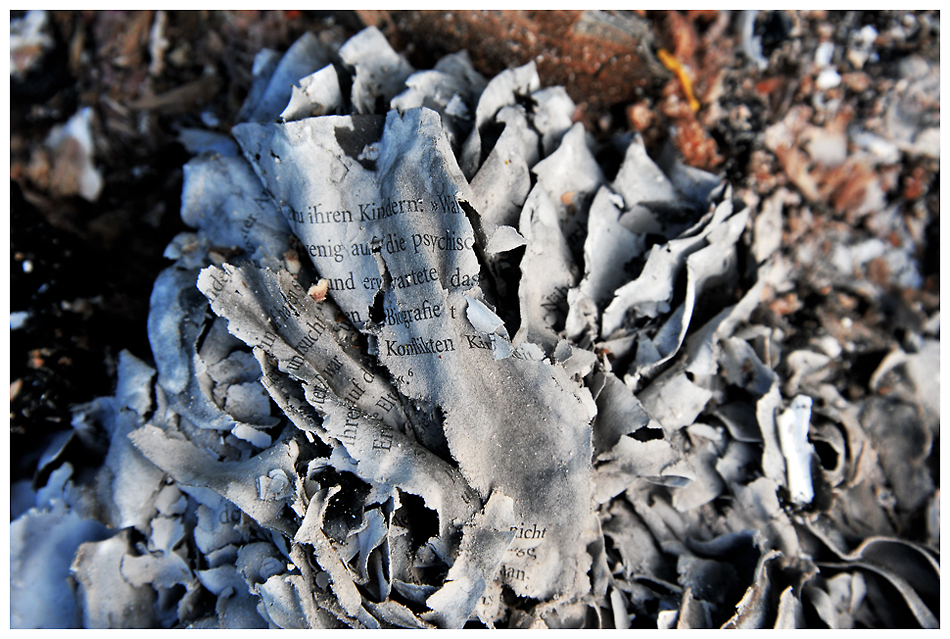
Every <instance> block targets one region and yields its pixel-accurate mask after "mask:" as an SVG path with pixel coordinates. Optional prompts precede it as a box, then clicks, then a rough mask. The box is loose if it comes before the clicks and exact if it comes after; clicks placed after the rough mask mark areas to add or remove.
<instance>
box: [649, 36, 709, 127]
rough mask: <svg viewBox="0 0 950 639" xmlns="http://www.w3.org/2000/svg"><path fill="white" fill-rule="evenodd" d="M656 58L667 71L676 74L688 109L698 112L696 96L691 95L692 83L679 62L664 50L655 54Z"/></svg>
mask: <svg viewBox="0 0 950 639" xmlns="http://www.w3.org/2000/svg"><path fill="white" fill-rule="evenodd" d="M656 54H657V57H659V58H660V62H662V63H663V66H665V67H666V68H667V69H669V70H670V71H672V72H673V73H675V74H676V77H677V79H679V81H680V85H681V86H682V87H683V93H684V94H685V95H686V100H687V101H688V102H689V108H691V109H692V110H693V112H694V113H695V112H696V111H699V100H697V99H696V96H695V95H693V83H692V81H690V79H689V76H688V75H686V69H684V68H683V65H682V64H680V61H679V60H677V59H676V58H674V57H673V56H672V55H670V52H669V51H667V50H666V49H660V50H659V51H657V52H656Z"/></svg>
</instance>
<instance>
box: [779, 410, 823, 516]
mask: <svg viewBox="0 0 950 639" xmlns="http://www.w3.org/2000/svg"><path fill="white" fill-rule="evenodd" d="M810 421H811V397H808V396H807V395H799V396H797V397H796V398H795V399H794V400H792V405H791V406H790V407H789V408H788V410H786V411H784V412H783V413H781V414H780V415H778V416H777V417H776V418H775V426H776V428H777V430H778V437H779V443H780V444H781V446H782V454H783V455H784V456H785V468H786V470H787V472H788V490H789V492H790V493H791V494H792V499H794V500H795V501H796V502H797V503H800V504H807V503H809V502H810V501H811V500H812V498H813V497H814V496H815V491H814V489H813V488H812V484H811V458H812V446H811V444H809V443H808V425H809V422H810Z"/></svg>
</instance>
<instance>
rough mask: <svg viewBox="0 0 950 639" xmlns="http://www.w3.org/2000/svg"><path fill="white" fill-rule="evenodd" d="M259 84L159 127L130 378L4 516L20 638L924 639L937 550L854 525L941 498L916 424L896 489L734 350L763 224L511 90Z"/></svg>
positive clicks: (411, 84) (318, 81) (763, 335)
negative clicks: (306, 631) (157, 238)
mask: <svg viewBox="0 0 950 639" xmlns="http://www.w3.org/2000/svg"><path fill="white" fill-rule="evenodd" d="M255 73H256V75H255V84H254V87H253V88H252V90H251V92H250V95H249V97H248V100H247V102H246V104H245V106H244V108H243V110H242V112H241V116H240V119H241V120H242V123H241V124H239V125H237V126H235V127H234V128H233V130H232V135H230V136H225V135H222V134H218V133H212V132H208V131H202V130H190V131H183V132H182V134H181V135H182V140H183V141H184V143H185V144H186V146H187V147H188V149H189V151H190V152H191V153H192V156H193V157H192V159H191V160H190V161H189V162H188V163H187V164H186V165H185V167H184V175H185V182H184V192H183V195H182V210H181V215H182V218H183V219H184V221H185V223H186V224H187V225H188V226H189V227H191V228H192V229H193V231H192V232H188V233H184V234H181V235H179V236H178V237H176V238H175V240H174V241H173V242H172V243H171V244H170V245H169V246H168V249H167V251H166V256H167V257H168V258H170V259H171V260H174V263H173V264H172V265H171V266H169V267H168V268H167V269H166V270H165V271H164V272H163V273H162V275H161V276H160V277H159V278H158V280H157V281H156V283H155V287H154V291H153V293H152V297H151V311H150V315H149V321H148V334H149V338H150V342H151V345H152V350H153V353H154V362H155V369H152V368H151V367H150V366H149V365H148V364H146V363H144V362H142V361H139V360H137V359H136V358H134V357H132V356H131V355H129V354H128V353H123V356H122V357H121V358H120V366H119V371H118V375H119V383H118V388H117V390H116V394H115V395H114V396H113V397H106V398H101V399H99V400H97V401H95V402H93V403H90V404H86V405H83V406H80V407H78V408H77V409H76V411H75V413H74V424H73V431H72V432H71V433H70V434H69V437H70V438H74V439H77V440H80V441H81V442H84V444H85V445H87V446H89V447H93V448H96V449H97V450H99V451H100V452H101V454H102V459H103V462H102V465H101V467H100V468H99V470H98V471H97V473H96V474H95V475H94V476H91V477H85V476H83V477H80V476H78V475H75V476H74V473H73V469H72V467H71V466H70V465H69V464H62V465H60V466H57V467H55V470H52V472H51V473H50V475H49V481H48V483H47V485H46V487H44V488H42V489H41V490H40V491H39V492H38V493H37V495H36V504H35V506H34V507H33V508H31V509H30V510H28V511H26V512H25V513H24V514H23V515H21V516H20V517H19V518H18V519H17V520H16V521H14V522H13V524H12V529H11V561H12V570H11V575H12V586H13V592H12V593H11V601H12V618H13V624H14V625H20V624H22V625H30V624H33V623H36V622H35V621H33V617H31V615H62V616H63V621H62V623H63V625H69V624H70V623H72V621H71V619H74V618H75V619H78V620H80V621H79V622H80V623H81V624H83V625H86V626H90V627H95V626H124V627H144V626H165V627H170V626H176V627H194V628H210V627H222V628H264V627H282V628H306V627H341V626H353V627H369V628H377V627H410V628H428V627H448V628H460V627H464V626H469V627H473V626H482V625H484V626H488V627H615V628H629V627H631V626H644V625H646V626H652V627H657V626H659V627H681V628H697V627H722V626H728V627H762V626H767V627H801V626H805V625H808V623H809V620H811V619H816V618H817V619H821V620H824V621H825V622H826V623H827V624H829V625H834V624H836V623H837V624H839V625H840V624H843V623H845V620H844V617H843V616H849V617H848V620H847V622H849V623H852V624H853V623H854V619H855V618H860V615H862V614H870V613H867V612H866V610H867V609H868V606H870V605H876V604H877V603H879V602H880V601H882V600H883V599H884V598H887V599H889V600H890V602H891V605H894V606H899V607H901V609H902V610H904V609H906V612H907V615H908V618H911V619H914V620H915V621H916V623H918V624H919V625H921V626H924V627H933V626H938V625H939V621H938V618H937V616H936V615H937V613H938V610H939V605H938V602H937V601H936V597H937V593H939V569H938V558H937V556H936V554H935V553H933V552H932V551H931V550H929V549H927V548H925V547H923V546H918V545H915V544H913V543H910V542H908V541H902V540H900V539H899V538H898V537H897V536H896V535H895V534H886V527H882V526H878V527H875V524H874V523H873V521H874V520H875V518H881V517H886V515H885V514H884V510H886V508H887V506H886V504H884V503H883V501H882V500H881V498H880V494H879V492H877V493H876V492H875V491H879V487H880V486H882V485H883V484H884V482H885V476H887V477H889V478H890V479H889V481H890V484H889V485H894V486H895V490H897V491H904V492H905V493H908V495H909V496H907V495H901V496H900V498H901V499H905V498H906V499H917V500H919V501H920V502H921V503H925V502H927V501H928V500H932V499H933V498H934V489H933V483H932V479H931V477H930V475H929V474H928V473H927V471H926V468H925V467H923V466H921V465H920V463H918V462H920V458H921V455H920V450H922V448H923V447H925V444H926V446H928V447H929V445H930V440H927V442H922V441H919V440H920V437H922V436H923V437H925V438H926V436H929V432H930V431H929V430H928V429H927V428H925V427H921V426H920V417H919V415H918V414H916V413H913V414H910V413H909V414H906V415H905V414H903V413H901V414H892V415H889V416H888V417H887V418H886V419H887V420H888V422H889V423H891V424H892V427H893V428H895V429H898V430H900V429H904V430H903V431H901V432H903V434H904V435H907V438H906V439H907V441H908V443H906V444H904V447H905V448H907V455H906V456H905V457H906V459H904V463H905V464H906V467H905V468H904V469H903V470H902V471H900V472H901V473H905V474H908V476H907V477H905V478H904V479H903V480H901V479H897V480H895V479H894V478H893V477H891V475H897V474H898V473H897V471H895V470H893V468H892V467H893V466H894V465H895V464H896V460H889V459H885V458H878V457H877V455H876V454H872V452H873V451H872V448H871V444H872V440H875V439H880V438H882V437H892V438H894V437H898V438H900V437H902V436H903V435H901V434H899V433H897V431H893V432H876V431H874V427H873V426H872V425H870V424H871V423H872V421H869V420H870V417H869V416H872V413H873V412H874V411H875V410H877V411H889V410H892V407H890V406H888V405H884V404H881V405H880V406H865V407H864V408H863V410H862V411H860V412H859V411H858V410H857V409H856V408H855V407H854V406H853V405H851V404H850V403H849V402H847V401H846V400H845V399H844V398H842V397H841V396H840V395H839V394H838V393H837V391H836V390H835V388H834V386H832V385H830V384H828V383H824V380H823V378H822V377H821V375H820V371H821V368H822V366H823V365H824V363H827V361H828V360H829V359H830V357H832V356H829V355H828V353H827V352H824V351H822V350H821V349H820V348H819V347H817V346H816V347H814V348H812V347H808V346H798V350H794V351H791V352H789V349H788V348H786V346H785V344H784V343H783V334H782V332H781V331H780V330H778V329H776V328H773V327H771V326H769V325H768V324H767V323H761V322H760V321H759V320H758V314H757V309H759V307H760V304H762V300H763V299H765V297H766V293H769V294H772V295H774V294H775V293H776V292H778V293H782V292H783V291H786V290H787V288H788V286H789V285H788V282H787V280H786V273H787V270H788V264H787V258H786V257H783V255H782V254H781V252H780V251H779V250H778V247H779V240H778V238H777V237H776V233H778V234H780V232H781V231H780V229H781V224H780V223H779V224H778V229H779V230H776V229H775V225H774V224H772V225H771V226H769V225H768V224H766V223H765V222H763V220H765V221H768V220H771V218H767V217H766V214H770V213H769V210H763V212H759V211H756V210H754V209H753V207H750V206H747V205H746V204H745V203H744V202H743V201H741V200H739V199H738V198H734V196H733V193H732V189H731V187H730V185H729V184H728V183H725V182H724V181H722V180H721V179H720V178H718V177H717V176H715V175H712V174H710V173H706V172H704V171H700V170H698V169H695V168H691V167H689V166H686V165H684V164H683V163H681V162H680V161H679V160H678V159H677V157H676V154H675V152H674V151H673V149H672V147H670V148H669V149H668V151H669V152H668V153H664V154H663V155H662V156H661V157H659V158H651V157H650V156H649V155H648V154H647V152H646V148H645V146H644V143H643V141H642V140H641V139H640V138H639V137H638V136H637V135H636V134H627V135H625V136H622V137H618V138H616V139H614V140H613V141H611V142H610V143H609V148H605V147H604V143H603V142H597V141H595V140H594V139H593V137H592V136H590V134H588V133H587V132H586V131H585V129H584V127H583V125H582V124H580V123H577V122H574V121H573V120H572V115H573V114H574V113H575V109H576V105H575V104H574V102H573V101H572V100H571V98H570V97H568V95H567V93H566V91H565V90H564V89H562V88H561V87H542V86H541V83H540V81H539V77H538V74H537V71H536V68H535V66H534V64H533V63H531V64H528V65H526V66H522V67H519V68H513V69H509V70H507V71H504V72H503V73H501V74H500V75H498V76H496V77H494V78H492V79H490V80H486V79H485V78H483V77H482V76H481V75H480V74H479V73H477V72H476V71H475V70H474V69H473V67H472V65H471V63H470V61H469V58H468V57H467V55H466V54H465V53H464V52H463V53H457V54H452V55H448V56H446V57H444V58H442V59H441V60H440V61H439V62H438V63H437V64H436V65H435V66H434V68H432V69H430V70H425V71H416V70H415V69H414V68H413V67H412V66H410V64H409V63H408V62H407V61H406V59H405V58H403V57H402V56H401V55H400V54H398V53H396V52H395V51H394V50H393V49H391V48H390V45H389V44H388V43H387V41H386V39H385V38H384V37H383V35H382V34H381V33H380V32H379V31H378V30H377V29H375V28H372V27H371V28H368V29H366V30H364V31H362V32H360V33H358V34H357V35H356V36H354V37H353V38H351V39H350V40H349V41H347V42H345V44H343V45H342V46H340V47H339V48H338V49H334V48H332V47H329V46H328V45H325V44H324V43H322V42H321V41H320V40H319V39H318V38H316V37H315V36H312V35H307V36H304V37H303V38H301V39H300V40H299V41H297V43H296V44H294V45H293V47H292V48H291V49H290V50H289V51H288V52H287V53H286V54H285V55H283V56H282V57H280V56H277V55H276V54H274V53H273V52H264V53H262V54H261V55H260V56H259V59H258V64H255ZM769 205H770V204H769V203H765V208H767V207H768V206H769ZM779 215H780V213H779ZM773 221H774V220H773ZM932 344H935V345H936V346H934V347H933V348H936V350H933V348H931V346H930V345H928V346H927V347H926V348H924V349H922V350H921V352H920V354H914V355H906V356H905V358H904V360H902V361H901V362H891V363H892V364H893V365H895V366H896V365H901V366H904V367H906V368H907V370H909V371H911V375H913V374H914V373H913V371H915V370H920V371H924V370H927V366H928V365H930V364H932V362H930V361H929V360H927V361H924V360H925V359H926V358H928V357H931V356H932V355H933V354H934V353H937V352H939V342H936V341H934V342H932ZM915 358H916V359H915ZM918 360H919V361H918ZM780 363H781V364H782V365H781V366H780V365H779V364H780ZM786 371H791V372H792V373H793V376H792V378H791V379H789V378H788V377H787V375H786V376H785V377H783V376H782V375H784V374H785V372H786ZM884 372H886V371H882V372H881V374H884ZM873 423H877V422H873ZM904 431H906V432H904ZM915 437H916V439H914V438H915ZM59 446H60V447H63V446H65V443H64V442H59ZM56 454H57V452H56V451H55V450H54V451H50V452H49V453H48V454H47V459H48V460H52V459H53V458H55V456H56ZM915 455H916V457H915ZM51 468H53V466H51ZM909 475H914V476H913V477H910V476H909ZM862 521H863V522H871V523H867V524H866V527H867V529H868V530H869V531H870V532H867V531H864V530H862V525H865V524H862V523H861V522H862ZM39 531H46V532H44V533H42V534H41V533H40V532H39ZM50 531H51V532H50ZM882 531H885V532H882ZM855 540H859V543H855ZM44 562H48V563H55V562H58V563H59V564H61V565H62V566H63V570H62V572H63V575H62V576H57V575H49V576H48V580H49V581H53V580H56V579H59V580H60V581H61V582H62V584H60V581H57V582H56V584H52V585H51V584H48V583H46V582H44V579H47V578H46V577H43V578H39V579H34V578H33V577H32V576H31V575H32V574H33V573H32V571H33V570H34V569H35V567H36V566H39V565H41V564H43V563H44ZM67 571H68V576H69V579H71V580H72V583H73V586H74V592H73V591H72V590H70V589H68V588H66V586H65V585H63V584H65V583H66V581H64V577H65V576H66V572H67ZM57 588H58V589H59V591H57ZM64 589H65V590H64ZM41 591H42V593H44V594H39V593H41ZM49 592H53V593H58V594H56V596H53V597H51V596H50V595H49V594H48V593H49ZM57 597H59V599H57ZM27 599H34V600H42V601H43V602H44V603H42V604H36V603H35V601H31V602H30V604H29V605H27V603H26V600H27ZM61 600H65V601H67V604H63V605H60V604H58V603H57V601H61ZM38 606H39V608H38ZM42 606H46V609H41V608H42ZM70 615H72V617H70ZM54 618H55V617H54ZM868 623H873V622H868Z"/></svg>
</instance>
